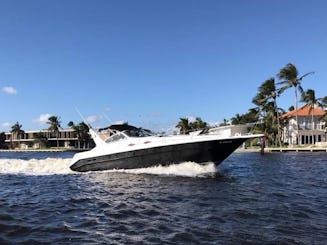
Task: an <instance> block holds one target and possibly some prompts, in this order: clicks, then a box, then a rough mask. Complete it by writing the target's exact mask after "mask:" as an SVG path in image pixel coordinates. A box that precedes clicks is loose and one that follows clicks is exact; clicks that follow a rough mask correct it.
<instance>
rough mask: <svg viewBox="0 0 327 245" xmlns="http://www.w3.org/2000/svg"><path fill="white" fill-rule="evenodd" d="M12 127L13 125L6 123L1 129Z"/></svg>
mask: <svg viewBox="0 0 327 245" xmlns="http://www.w3.org/2000/svg"><path fill="white" fill-rule="evenodd" d="M10 125H11V124H10V123H9V122H4V123H2V124H1V127H2V128H9V127H10Z"/></svg>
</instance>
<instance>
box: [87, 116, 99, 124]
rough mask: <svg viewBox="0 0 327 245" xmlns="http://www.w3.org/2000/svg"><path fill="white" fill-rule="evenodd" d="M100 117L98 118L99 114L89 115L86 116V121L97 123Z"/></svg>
mask: <svg viewBox="0 0 327 245" xmlns="http://www.w3.org/2000/svg"><path fill="white" fill-rule="evenodd" d="M98 120H99V119H98V117H97V116H88V117H87V118H86V121H87V122H88V123H95V122H96V121H98Z"/></svg>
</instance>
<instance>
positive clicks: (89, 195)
mask: <svg viewBox="0 0 327 245" xmlns="http://www.w3.org/2000/svg"><path fill="white" fill-rule="evenodd" d="M72 156H73V153H69V152H68V153H67V152H66V153H51V152H48V153H4V152H2V153H0V244H327V208H326V207H327V206H326V205H327V154H326V153H269V154H265V155H260V154H258V153H237V152H236V153H233V154H232V155H231V156H230V157H229V158H228V159H227V160H225V161H224V162H223V163H222V164H221V165H219V166H218V167H215V166H214V165H213V164H212V163H208V164H206V165H204V166H201V165H198V164H196V163H193V162H185V163H181V164H178V165H172V166H168V167H154V168H148V169H138V170H128V171H127V170H126V171H125V170H121V171H104V172H94V173H74V172H72V171H71V170H70V169H69V162H70V159H71V158H72Z"/></svg>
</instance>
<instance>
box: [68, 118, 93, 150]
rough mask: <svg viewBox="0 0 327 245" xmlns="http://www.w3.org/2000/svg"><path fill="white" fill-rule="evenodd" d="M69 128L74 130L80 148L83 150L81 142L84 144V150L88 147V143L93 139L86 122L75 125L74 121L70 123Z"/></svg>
mask: <svg viewBox="0 0 327 245" xmlns="http://www.w3.org/2000/svg"><path fill="white" fill-rule="evenodd" d="M68 126H69V127H70V128H72V129H74V132H75V136H76V137H77V142H78V148H81V141H82V142H83V147H84V148H86V147H88V142H89V141H90V139H91V136H90V134H89V126H88V125H87V124H86V123H84V122H81V123H79V124H78V125H75V124H74V123H73V122H72V121H70V122H69V123H68Z"/></svg>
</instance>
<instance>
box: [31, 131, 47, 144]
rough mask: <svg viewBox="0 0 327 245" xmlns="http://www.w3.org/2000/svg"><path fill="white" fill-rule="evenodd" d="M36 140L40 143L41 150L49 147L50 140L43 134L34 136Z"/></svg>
mask: <svg viewBox="0 0 327 245" xmlns="http://www.w3.org/2000/svg"><path fill="white" fill-rule="evenodd" d="M34 139H35V140H36V142H38V143H39V148H43V147H47V146H48V138H47V136H46V135H45V134H44V133H43V132H41V131H40V132H38V133H36V134H35V135H34Z"/></svg>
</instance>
